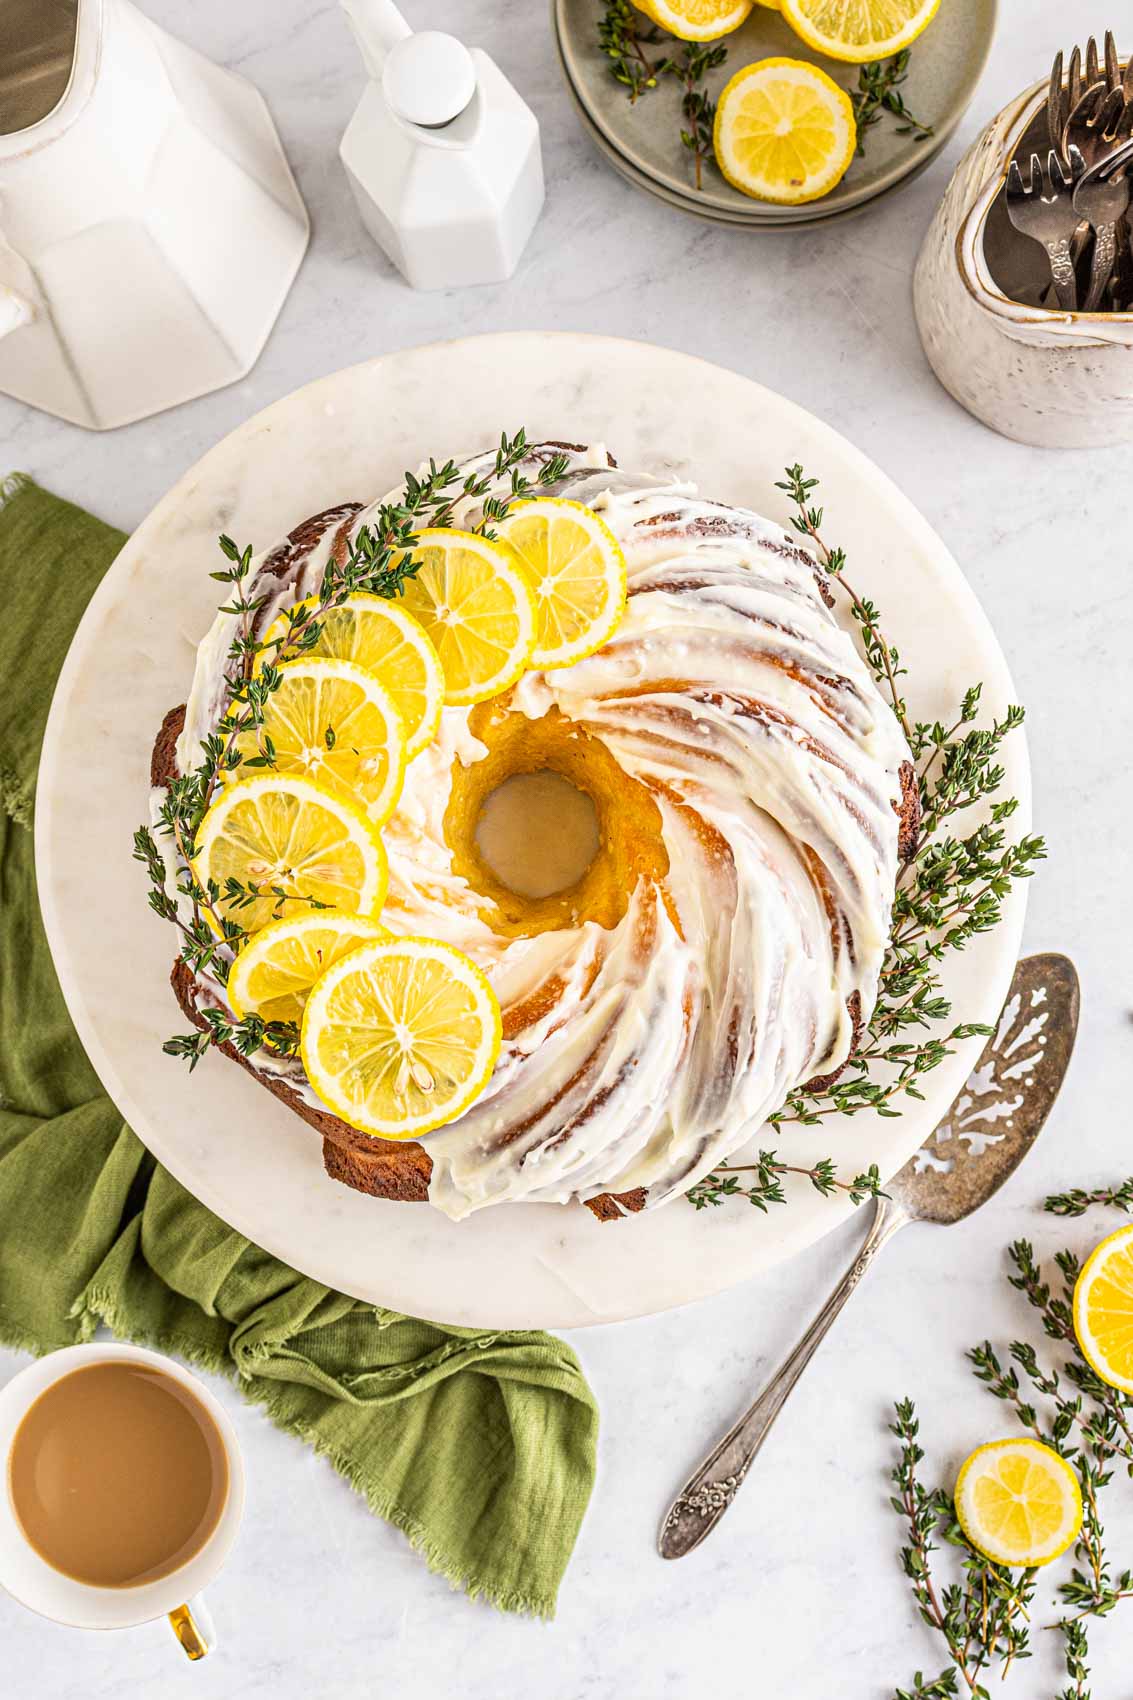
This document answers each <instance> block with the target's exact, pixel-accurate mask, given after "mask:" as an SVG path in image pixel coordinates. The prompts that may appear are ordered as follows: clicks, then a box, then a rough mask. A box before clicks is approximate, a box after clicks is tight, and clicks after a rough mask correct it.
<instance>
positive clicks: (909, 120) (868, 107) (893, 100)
mask: <svg viewBox="0 0 1133 1700" xmlns="http://www.w3.org/2000/svg"><path fill="white" fill-rule="evenodd" d="M911 56H912V49H911V48H908V47H903V48H902V49H901V51H900V53H895V54H894V55H893V57H892V59H875V60H873V61H872V62H871V63H870V64H868V65H863V66H862V67H861V69H860V71H859V72H858V86H857V88H856V89H854V90H853V92H852V93H851V95H850V100H851V101H852V102H853V107H854V119H855V121H856V123H857V127H858V146H857V152H858V153H859V155H860V154H864V153H865V139H866V133H867V131H869V130H871V129H872V128H873V126H874V125H875V124H878V123H880V122H881V115H882V113H883V112H888V113H891V114H892V116H893V117H894V118H897V119H899V120H900V122H899V123H898V125H897V134H898V135H899V136H912V138H913V140H914V142H926V141H928V139H929V137H930V136H933V135H935V134H936V132H935V130H934V129H933V127H932V125H931V124H923V123H922V122H921V120H920V119H919V118H917V117H915V116H914V114H913V113H912V112H910V111H909V108H908V107H907V106H906V105H905V98H904V96H903V95H902V93H901V85H902V83H904V82H905V80H906V78H907V77H908V74H909V60H910V58H911Z"/></svg>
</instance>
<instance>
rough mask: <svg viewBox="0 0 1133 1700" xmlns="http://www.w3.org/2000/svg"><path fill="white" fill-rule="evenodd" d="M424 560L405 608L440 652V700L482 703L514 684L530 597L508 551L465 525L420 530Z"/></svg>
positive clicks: (417, 552)
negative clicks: (442, 692)
mask: <svg viewBox="0 0 1133 1700" xmlns="http://www.w3.org/2000/svg"><path fill="white" fill-rule="evenodd" d="M413 556H414V558H415V559H416V560H418V561H420V562H421V567H420V570H419V571H418V572H417V573H416V574H415V575H414V577H412V578H409V579H406V581H405V588H404V591H403V594H402V603H401V605H402V607H403V608H404V609H405V611H406V613H408V614H411V615H412V616H413V618H414V619H416V620H418V621H420V623H421V625H422V626H423V627H424V628H425V631H426V633H427V634H428V636H429V637H430V638H431V639H432V642H433V646H434V648H435V649H436V651H437V654H438V655H439V656H440V660H441V667H442V668H443V669H444V675H445V701H446V702H448V703H463V704H467V703H473V702H483V701H485V700H486V699H487V698H488V697H494V696H498V695H499V693H500V692H501V691H504V690H506V689H507V687H508V686H509V685H513V684H514V683H515V681H516V680H517V679H518V678H519V675H520V674H521V673H522V672H523V669H524V668H525V667H526V666H527V662H528V657H529V656H530V654H531V650H532V646H533V645H534V642H535V630H536V619H535V598H534V597H533V596H532V594H531V590H530V588H529V586H528V583H527V580H526V578H525V577H524V575H523V573H522V571H521V570H520V568H519V567H518V565H517V564H516V562H515V558H514V556H513V555H512V554H511V551H510V550H508V549H506V548H505V547H504V546H503V544H502V543H496V542H494V541H493V540H492V539H490V538H487V537H480V536H477V535H476V534H475V533H474V532H470V531H448V530H442V529H431V530H427V531H422V532H420V533H419V534H418V536H417V538H416V539H415V541H414V544H413Z"/></svg>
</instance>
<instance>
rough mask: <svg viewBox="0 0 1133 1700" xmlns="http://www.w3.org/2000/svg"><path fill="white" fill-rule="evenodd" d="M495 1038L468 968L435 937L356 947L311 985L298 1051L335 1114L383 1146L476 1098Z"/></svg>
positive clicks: (475, 976) (492, 1009)
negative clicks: (381, 1141) (386, 1140)
mask: <svg viewBox="0 0 1133 1700" xmlns="http://www.w3.org/2000/svg"><path fill="white" fill-rule="evenodd" d="M501 1035H502V1027H501V1021H500V1006H499V1003H498V1002H497V999H496V995H495V993H494V992H493V991H492V988H491V986H490V985H489V984H488V982H487V980H486V979H485V977H484V975H483V974H482V973H481V972H480V970H479V968H477V967H476V965H475V963H473V962H470V961H469V959H468V957H466V956H464V955H463V954H462V952H460V951H459V950H454V949H453V948H452V946H451V945H447V944H442V943H440V942H439V941H438V940H436V939H421V938H396V939H388V940H386V941H385V942H383V943H377V944H370V945H362V946H361V948H360V949H358V950H355V951H351V952H350V954H349V955H348V956H345V957H343V958H342V960H341V961H340V962H337V963H335V964H334V966H333V967H331V968H328V969H327V971H326V973H325V974H323V975H322V977H321V978H320V979H319V980H317V981H316V982H315V985H314V987H313V989H312V991H311V995H310V997H309V998H308V1000H307V1007H306V1010H305V1012H304V1015H303V1033H302V1042H301V1052H302V1058H303V1067H304V1069H305V1070H306V1073H307V1079H308V1080H309V1081H310V1083H311V1085H312V1087H313V1088H314V1090H315V1091H316V1092H317V1093H318V1095H319V1097H320V1098H321V1099H322V1100H323V1102H324V1103H325V1104H326V1105H327V1106H328V1108H329V1109H331V1110H333V1111H334V1113H335V1115H337V1116H341V1118H342V1120H343V1121H345V1122H349V1124H350V1126H351V1127H355V1128H358V1129H360V1130H361V1131H362V1132H363V1133H372V1134H375V1135H377V1136H380V1137H381V1138H382V1139H416V1138H418V1137H420V1135H421V1134H424V1133H429V1132H431V1131H432V1129H434V1128H437V1127H442V1126H443V1125H444V1124H445V1123H446V1122H451V1121H455V1120H456V1118H457V1117H458V1116H460V1115H462V1114H463V1113H464V1111H465V1110H466V1109H467V1108H468V1107H469V1105H470V1104H472V1103H473V1102H474V1101H475V1099H476V1098H478V1097H479V1095H480V1093H481V1092H482V1091H483V1089H484V1087H485V1086H486V1085H487V1083H488V1080H489V1078H490V1077H491V1073H492V1070H493V1068H494V1067H495V1063H496V1058H497V1056H498V1055H499V1050H500V1043H501Z"/></svg>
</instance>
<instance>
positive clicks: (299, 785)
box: [193, 773, 389, 933]
mask: <svg viewBox="0 0 1133 1700" xmlns="http://www.w3.org/2000/svg"><path fill="white" fill-rule="evenodd" d="M193 866H194V869H195V871H196V875H197V878H198V879H199V880H200V882H201V883H202V885H204V886H206V888H207V886H208V885H209V882H210V881H211V882H215V884H216V886H217V887H218V890H219V896H218V897H217V899H216V901H215V903H214V905H213V907H214V908H215V909H216V910H217V912H218V914H219V915H221V916H222V917H224V918H225V919H228V920H232V921H235V922H236V923H237V924H238V925H239V926H241V927H243V928H244V929H245V930H246V931H247V932H249V933H255V932H258V931H259V930H260V928H261V927H266V926H267V924H268V922H269V921H278V920H280V919H282V918H283V917H284V916H288V915H291V914H294V913H295V912H296V910H297V909H299V908H300V907H301V904H302V903H303V902H305V901H306V900H309V899H314V900H315V902H317V903H325V904H328V905H329V906H330V907H331V908H333V909H343V910H346V912H347V913H348V914H357V915H374V914H376V913H377V911H378V910H379V909H380V908H381V906H382V904H383V902H384V901H385V895H386V888H387V886H388V884H389V866H388V863H387V862H386V853H385V848H384V846H383V844H382V841H381V839H380V838H379V837H378V833H377V829H376V827H375V826H374V825H373V823H372V822H371V821H369V820H367V819H366V816H365V815H364V814H363V813H362V811H361V809H359V808H358V807H357V806H356V805H355V804H353V803H350V802H347V800H346V799H345V798H344V797H340V796H338V795H336V793H335V792H333V791H330V790H328V789H327V787H326V786H324V785H317V784H316V783H315V782H314V780H311V779H304V778H303V777H302V776H301V775H299V774H295V773H287V774H283V773H278V774H277V773H264V774H259V775H257V777H256V778H255V779H244V780H241V781H240V783H239V784H236V785H228V786H226V787H225V788H224V790H223V791H222V792H221V794H220V796H219V797H218V798H217V800H216V801H215V802H214V803H213V805H212V807H211V808H210V809H209V811H208V813H207V814H206V815H205V818H204V820H203V821H202V822H201V825H200V830H199V831H198V833H197V853H196V856H195V857H194V859H193ZM229 880H235V881H237V882H238V883H239V885H240V886H241V887H243V888H245V894H244V895H241V894H237V893H230V892H228V891H227V890H226V887H227V882H228V881H229ZM248 888H250V890H251V892H252V894H253V895H252V896H251V899H250V901H249V900H248V897H247V895H246V892H247V889H248ZM205 914H206V916H207V918H208V921H209V924H210V926H212V927H213V929H214V931H216V930H217V927H216V922H215V920H214V919H213V917H212V915H211V913H210V912H209V911H208V910H207V909H206V911H205Z"/></svg>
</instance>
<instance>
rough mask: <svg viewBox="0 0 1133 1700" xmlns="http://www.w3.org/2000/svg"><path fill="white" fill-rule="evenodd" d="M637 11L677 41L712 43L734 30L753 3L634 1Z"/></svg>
mask: <svg viewBox="0 0 1133 1700" xmlns="http://www.w3.org/2000/svg"><path fill="white" fill-rule="evenodd" d="M634 3H635V5H637V6H638V8H639V10H640V11H642V12H644V13H645V14H646V16H647V17H650V18H652V19H653V22H654V23H655V24H660V26H661V28H662V29H663V30H668V32H669V34H670V35H675V36H678V37H679V38H680V40H681V41H715V39H716V37H717V36H720V35H729V34H730V33H731V31H732V30H738V29H739V27H740V25H741V24H742V23H743V21H744V19H745V18H746V17H747V15H748V13H749V12H750V11H751V8H752V5H753V4H754V0H634Z"/></svg>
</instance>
